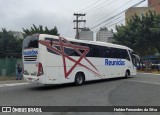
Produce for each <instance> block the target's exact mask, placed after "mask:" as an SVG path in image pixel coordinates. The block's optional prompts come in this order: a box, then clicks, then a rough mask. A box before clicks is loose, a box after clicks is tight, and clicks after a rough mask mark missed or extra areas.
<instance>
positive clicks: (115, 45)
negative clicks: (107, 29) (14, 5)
mask: <svg viewBox="0 0 160 115" xmlns="http://www.w3.org/2000/svg"><path fill="white" fill-rule="evenodd" d="M39 36H40V37H39V39H40V40H42V38H45V37H49V38H55V39H59V37H58V36H54V35H48V34H39ZM64 38H65V39H67V40H69V41H73V42H80V43H87V44H93V45H100V46H108V47H115V48H121V49H128V50H131V51H133V50H132V49H131V48H129V47H127V46H124V45H118V44H112V43H106V42H99V41H89V40H77V39H73V38H67V37H64Z"/></svg>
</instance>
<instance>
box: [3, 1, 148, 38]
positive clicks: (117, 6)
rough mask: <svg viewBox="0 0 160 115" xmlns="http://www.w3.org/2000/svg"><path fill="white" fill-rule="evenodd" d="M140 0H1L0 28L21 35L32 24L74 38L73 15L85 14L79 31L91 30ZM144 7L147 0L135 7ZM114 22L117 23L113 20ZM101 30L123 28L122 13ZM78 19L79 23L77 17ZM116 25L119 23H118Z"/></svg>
mask: <svg viewBox="0 0 160 115" xmlns="http://www.w3.org/2000/svg"><path fill="white" fill-rule="evenodd" d="M140 1H142V0H0V28H6V29H7V30H12V31H21V32H22V28H30V27H31V26H32V25H33V24H35V25H36V26H39V25H42V26H43V27H45V26H46V27H48V28H49V29H51V28H54V27H55V26H56V27H57V28H58V32H59V33H60V35H61V36H63V37H70V38H74V37H75V30H74V29H73V28H74V26H75V25H74V23H73V20H74V19H75V17H74V16H73V14H74V13H85V14H86V16H84V17H83V19H84V20H86V23H85V24H84V23H81V24H80V27H89V28H92V27H94V26H96V25H97V24H99V23H101V22H103V21H104V20H107V19H109V18H111V17H113V16H115V15H116V14H118V13H120V12H122V11H124V10H125V9H127V8H129V7H131V6H132V5H134V4H136V3H138V2H140ZM138 6H139V7H144V6H147V0H146V1H144V2H143V3H141V4H139V5H138ZM116 18H117V20H116ZM116 18H115V19H113V20H110V21H106V23H103V24H102V25H100V26H98V27H96V28H94V29H93V31H94V32H95V33H96V31H98V29H99V28H100V27H103V26H106V27H107V28H108V29H114V28H115V25H116V24H121V23H122V24H124V21H121V20H123V19H124V13H123V14H122V15H120V16H118V17H116ZM79 19H82V17H80V18H79ZM118 21H121V22H120V23H118Z"/></svg>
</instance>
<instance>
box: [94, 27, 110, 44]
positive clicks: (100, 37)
mask: <svg viewBox="0 0 160 115" xmlns="http://www.w3.org/2000/svg"><path fill="white" fill-rule="evenodd" d="M96 41H101V42H108V43H112V41H113V30H110V31H108V29H107V28H106V27H105V28H100V30H99V31H98V32H97V33H96Z"/></svg>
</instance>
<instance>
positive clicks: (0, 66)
mask: <svg viewBox="0 0 160 115" xmlns="http://www.w3.org/2000/svg"><path fill="white" fill-rule="evenodd" d="M18 63H19V64H21V65H22V59H21V58H14V57H10V56H9V57H8V56H6V57H3V58H0V76H15V70H16V65H17V64H18Z"/></svg>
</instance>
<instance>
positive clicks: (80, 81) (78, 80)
mask: <svg viewBox="0 0 160 115" xmlns="http://www.w3.org/2000/svg"><path fill="white" fill-rule="evenodd" d="M82 82H83V78H82V76H77V83H78V84H81V83H82Z"/></svg>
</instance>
